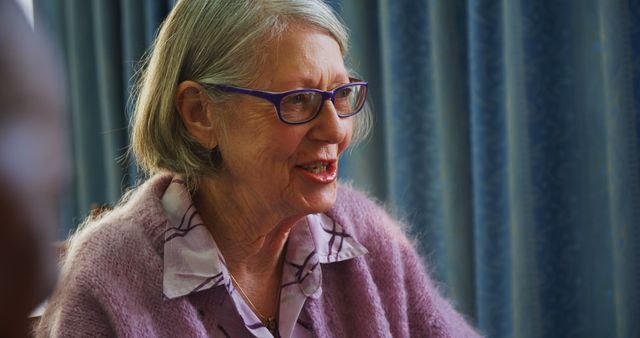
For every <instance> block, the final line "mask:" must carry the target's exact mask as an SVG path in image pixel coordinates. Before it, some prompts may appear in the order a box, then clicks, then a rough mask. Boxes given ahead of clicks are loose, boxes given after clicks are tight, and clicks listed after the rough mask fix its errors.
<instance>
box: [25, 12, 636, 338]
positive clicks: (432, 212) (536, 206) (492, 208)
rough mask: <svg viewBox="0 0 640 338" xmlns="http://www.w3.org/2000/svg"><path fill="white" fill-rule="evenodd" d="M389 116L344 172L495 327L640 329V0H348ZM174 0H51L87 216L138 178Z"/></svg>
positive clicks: (548, 331)
mask: <svg viewBox="0 0 640 338" xmlns="http://www.w3.org/2000/svg"><path fill="white" fill-rule="evenodd" d="M329 3H330V4H331V5H332V6H334V8H335V9H336V10H337V11H338V12H339V13H341V15H342V17H343V18H344V21H345V23H346V24H347V25H348V26H349V28H350V30H351V54H350V56H349V58H348V63H349V65H350V66H351V68H352V69H354V70H355V71H356V72H357V73H358V74H359V75H361V76H362V77H363V78H364V79H366V80H368V81H369V82H370V102H371V103H372V105H373V108H374V115H375V126H374V130H373V133H372V135H371V137H370V138H369V140H367V141H366V142H365V143H364V144H362V145H360V146H359V147H358V148H356V149H353V150H352V151H351V152H349V153H348V154H347V155H346V158H345V161H344V164H343V165H341V169H340V170H341V176H342V177H343V178H344V179H345V180H349V181H352V182H353V184H354V185H355V186H357V187H359V188H360V189H363V190H365V191H368V192H370V194H371V195H372V196H374V197H376V198H378V199H379V200H381V201H382V202H384V203H385V204H386V205H387V206H388V207H389V209H390V210H391V211H392V212H393V213H394V214H395V215H396V216H397V217H399V218H400V219H402V220H403V221H405V222H406V223H408V224H409V225H410V227H411V230H410V231H411V236H413V237H414V238H416V239H417V240H418V246H419V249H420V251H421V252H422V253H423V255H424V257H425V261H426V262H427V263H428V264H429V266H430V269H431V270H432V275H433V276H434V278H435V279H436V280H437V281H438V282H439V283H440V284H441V285H442V290H443V292H444V293H445V294H446V295H447V296H448V297H449V298H450V299H451V300H452V302H453V303H454V305H455V306H456V308H457V309H458V310H459V311H461V312H462V313H464V314H465V315H466V316H467V317H468V318H469V319H470V320H471V321H472V322H473V323H474V324H475V325H476V326H477V327H478V328H479V329H480V331H481V332H483V333H485V334H486V335H487V336H489V337H637V336H638V335H639V334H640V323H638V321H637V318H638V317H639V316H640V291H639V290H638V286H640V227H639V225H640V162H639V161H640V118H638V107H640V3H638V1H634V0H580V1H577V0H561V1H552V0H502V1H496V0H451V1H442V0H418V1H407V0H401V1H395V0H394V1H392V0H369V1H366V0H349V1H346V0H345V1H341V0H332V1H329ZM173 4H174V1H173V0H167V1H153V0H144V1H137V0H120V1H119V2H113V1H102V0H92V1H80V0H75V1H71V0H70V1H63V0H53V1H44V0H35V8H36V11H38V12H39V13H40V15H39V16H38V17H37V18H36V29H43V30H50V31H52V32H54V35H55V37H56V39H57V40H58V42H59V44H60V46H61V49H62V53H63V55H64V56H65V58H66V62H67V74H68V82H69V88H70V103H71V107H70V108H71V116H70V122H69V123H70V126H71V130H72V132H71V133H70V136H69V137H70V139H71V144H72V145H73V147H72V151H73V160H74V168H75V180H74V186H73V189H72V191H71V192H70V196H69V198H68V203H66V207H65V215H66V216H65V217H66V218H65V224H66V225H67V226H68V228H67V230H70V229H71V228H72V227H73V226H75V225H76V224H78V222H79V221H80V220H81V219H82V218H83V217H84V216H85V215H86V214H87V213H88V212H89V210H91V208H92V207H93V206H96V205H101V204H104V203H113V202H115V201H117V199H118V198H119V196H120V194H121V192H122V190H123V189H125V188H126V187H129V186H132V185H135V184H136V181H137V180H138V179H139V178H138V177H137V172H136V170H135V164H134V163H131V162H128V161H123V162H121V163H118V162H116V158H118V157H119V156H122V154H123V153H124V151H125V149H126V146H127V143H128V121H129V118H130V114H131V110H132V107H131V102H130V101H129V95H130V93H131V88H132V85H133V83H132V81H131V79H132V78H133V75H134V74H135V71H136V70H137V67H138V66H139V62H140V57H141V56H142V55H143V53H144V52H145V50H146V49H147V48H148V47H149V45H150V43H151V42H152V41H153V37H154V35H155V32H156V30H157V27H158V25H159V24H160V22H161V21H162V19H163V18H164V16H165V15H166V14H167V13H168V11H169V10H170V8H171V7H172V6H173Z"/></svg>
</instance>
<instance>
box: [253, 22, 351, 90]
mask: <svg viewBox="0 0 640 338" xmlns="http://www.w3.org/2000/svg"><path fill="white" fill-rule="evenodd" d="M266 52H267V57H266V60H265V63H264V66H263V67H264V69H263V70H262V72H261V76H260V77H259V78H258V80H257V81H256V84H257V85H258V86H260V87H265V86H268V87H269V88H261V89H269V90H276V91H277V90H287V89H291V88H295V87H317V86H319V85H332V84H339V83H345V82H348V80H349V77H348V73H347V71H346V67H345V65H344V61H343V56H342V52H341V50H340V46H339V44H338V42H337V41H336V40H335V39H334V38H333V37H332V36H331V35H330V34H329V33H326V32H324V31H321V30H319V29H316V28H314V27H309V26H303V25H299V24H298V25H294V26H292V27H291V29H288V30H287V32H286V33H284V34H283V36H281V37H280V38H279V39H277V40H274V42H273V43H272V44H271V45H270V46H268V47H267V51H266Z"/></svg>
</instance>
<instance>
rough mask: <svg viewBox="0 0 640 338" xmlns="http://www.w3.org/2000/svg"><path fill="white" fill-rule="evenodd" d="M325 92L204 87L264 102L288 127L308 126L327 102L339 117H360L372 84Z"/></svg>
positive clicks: (357, 82) (358, 82)
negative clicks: (256, 98)
mask: <svg viewBox="0 0 640 338" xmlns="http://www.w3.org/2000/svg"><path fill="white" fill-rule="evenodd" d="M350 80H351V82H350V83H347V84H345V85H342V86H339V87H337V88H334V89H333V90H329V91H324V90H319V89H311V88H309V89H296V90H291V91H286V92H267V91H262V90H254V89H247V88H239V87H233V86H227V85H216V84H207V83H203V84H202V85H203V86H204V87H206V88H214V89H218V90H222V91H225V92H229V93H240V94H246V95H251V96H256V97H260V98H263V99H265V100H267V101H269V102H271V103H273V106H274V107H276V113H277V114H278V118H279V119H280V121H282V122H284V123H287V124H303V123H307V122H309V121H311V120H313V119H314V118H316V117H317V116H318V114H319V113H320V111H321V110H322V107H323V105H324V102H325V101H326V100H331V103H332V104H333V106H334V107H335V109H336V112H337V113H338V116H339V117H349V116H353V115H355V114H357V113H359V112H360V111H361V110H362V108H363V107H364V103H365V101H366V100H367V90H368V86H369V83H368V82H364V81H361V80H357V79H350Z"/></svg>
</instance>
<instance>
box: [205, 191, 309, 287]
mask: <svg viewBox="0 0 640 338" xmlns="http://www.w3.org/2000/svg"><path fill="white" fill-rule="evenodd" d="M207 183H209V184H207ZM207 186H209V187H211V182H206V183H204V184H203V187H202V188H201V189H199V190H198V191H197V193H196V195H195V196H194V203H195V206H196V209H197V210H198V213H199V214H200V217H201V218H202V220H203V222H204V223H205V225H206V227H207V229H208V230H209V232H210V233H211V235H212V236H213V238H214V240H215V242H216V245H217V246H218V248H219V250H220V252H221V253H222V255H223V257H224V259H225V261H226V263H227V266H228V268H229V270H230V271H231V273H232V274H233V275H234V276H235V277H236V278H238V279H239V280H240V279H243V277H245V276H256V277H258V276H260V277H268V275H271V274H272V273H279V272H280V270H281V269H278V265H279V262H280V260H281V259H282V256H283V254H284V247H285V244H286V242H287V239H288V237H289V232H290V230H291V228H293V226H294V225H295V223H296V222H297V221H298V220H299V219H300V217H290V218H285V219H282V217H281V216H280V215H277V214H275V213H273V212H270V210H269V209H268V208H267V207H265V206H264V205H261V206H255V205H249V204H250V203H248V201H244V202H245V203H240V202H239V200H243V199H242V198H232V197H231V194H227V193H225V192H223V191H219V190H214V189H212V188H207ZM254 204H258V203H254Z"/></svg>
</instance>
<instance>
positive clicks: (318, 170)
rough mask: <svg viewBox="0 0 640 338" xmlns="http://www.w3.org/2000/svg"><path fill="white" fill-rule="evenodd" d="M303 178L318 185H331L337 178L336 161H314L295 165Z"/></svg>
mask: <svg viewBox="0 0 640 338" xmlns="http://www.w3.org/2000/svg"><path fill="white" fill-rule="evenodd" d="M296 169H297V170H298V171H300V172H301V173H302V174H303V175H304V176H306V177H308V178H310V179H312V180H313V181H315V182H318V183H331V182H333V181H335V180H336V178H337V177H338V163H337V161H333V160H332V161H314V162H308V163H305V164H301V165H297V166H296Z"/></svg>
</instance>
